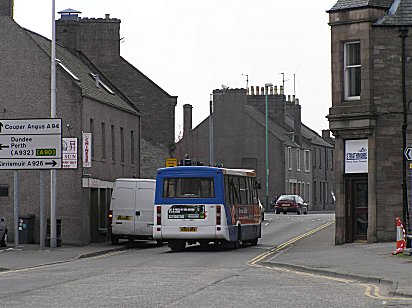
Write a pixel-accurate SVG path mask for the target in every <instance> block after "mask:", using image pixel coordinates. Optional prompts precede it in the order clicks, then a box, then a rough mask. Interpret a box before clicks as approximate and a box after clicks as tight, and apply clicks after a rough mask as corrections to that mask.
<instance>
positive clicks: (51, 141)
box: [0, 118, 62, 170]
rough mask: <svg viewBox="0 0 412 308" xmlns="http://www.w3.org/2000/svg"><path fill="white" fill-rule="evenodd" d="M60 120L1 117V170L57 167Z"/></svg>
mask: <svg viewBox="0 0 412 308" xmlns="http://www.w3.org/2000/svg"><path fill="white" fill-rule="evenodd" d="M61 161H62V141H61V119H56V118H53V119H18V120H17V119H12V120H3V119H1V120H0V170H5V169H7V170H17V169H60V168H61Z"/></svg>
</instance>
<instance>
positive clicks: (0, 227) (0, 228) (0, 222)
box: [0, 218, 8, 247]
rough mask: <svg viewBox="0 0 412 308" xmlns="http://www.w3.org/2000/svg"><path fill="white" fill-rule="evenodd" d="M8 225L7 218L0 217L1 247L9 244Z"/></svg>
mask: <svg viewBox="0 0 412 308" xmlns="http://www.w3.org/2000/svg"><path fill="white" fill-rule="evenodd" d="M7 232H8V230H7V226H6V220H5V219H4V218H0V246H1V247H6V246H7V238H8V234H7Z"/></svg>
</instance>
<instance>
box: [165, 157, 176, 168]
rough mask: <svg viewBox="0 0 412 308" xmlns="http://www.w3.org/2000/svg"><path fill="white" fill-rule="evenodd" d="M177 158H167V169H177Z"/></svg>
mask: <svg viewBox="0 0 412 308" xmlns="http://www.w3.org/2000/svg"><path fill="white" fill-rule="evenodd" d="M176 166H177V158H166V167H176Z"/></svg>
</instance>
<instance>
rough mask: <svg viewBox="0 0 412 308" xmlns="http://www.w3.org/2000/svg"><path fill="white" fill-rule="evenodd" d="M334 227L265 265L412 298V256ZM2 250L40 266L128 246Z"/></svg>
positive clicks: (5, 257)
mask: <svg viewBox="0 0 412 308" xmlns="http://www.w3.org/2000/svg"><path fill="white" fill-rule="evenodd" d="M334 232H335V225H334V224H332V225H330V226H329V227H327V228H324V229H322V230H320V231H318V232H316V233H314V234H312V235H310V236H307V237H305V238H303V239H301V240H298V241H296V242H294V243H293V244H292V245H290V246H288V247H287V248H285V249H283V250H280V251H278V252H277V253H276V254H275V255H271V257H269V258H266V259H265V260H264V261H263V263H264V264H266V265H270V266H276V267H283V268H288V269H294V270H297V271H304V272H310V273H314V274H319V275H326V276H332V277H337V278H344V279H351V280H356V281H361V282H369V283H375V284H380V283H384V284H386V285H389V289H390V295H396V296H407V297H412V272H411V270H410V267H411V263H412V257H411V256H406V255H403V254H398V255H391V253H392V252H393V251H394V250H395V242H391V243H374V244H366V243H350V244H345V245H339V246H335V244H334ZM9 245H10V247H7V248H1V249H0V271H7V270H17V269H24V268H31V267H39V266H42V265H47V264H56V263H62V262H70V261H73V260H76V259H80V258H88V257H93V256H98V255H102V254H106V253H110V252H114V251H119V250H124V249H128V248H129V247H128V246H127V245H118V246H113V245H111V244H110V243H109V242H107V243H98V244H91V245H87V246H64V245H62V247H57V248H54V249H50V248H48V247H46V249H45V250H40V247H39V245H36V244H30V245H21V246H19V248H18V249H15V248H13V246H12V244H9Z"/></svg>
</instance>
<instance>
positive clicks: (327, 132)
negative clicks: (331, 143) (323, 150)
mask: <svg viewBox="0 0 412 308" xmlns="http://www.w3.org/2000/svg"><path fill="white" fill-rule="evenodd" d="M322 138H330V130H329V129H323V130H322Z"/></svg>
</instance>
